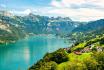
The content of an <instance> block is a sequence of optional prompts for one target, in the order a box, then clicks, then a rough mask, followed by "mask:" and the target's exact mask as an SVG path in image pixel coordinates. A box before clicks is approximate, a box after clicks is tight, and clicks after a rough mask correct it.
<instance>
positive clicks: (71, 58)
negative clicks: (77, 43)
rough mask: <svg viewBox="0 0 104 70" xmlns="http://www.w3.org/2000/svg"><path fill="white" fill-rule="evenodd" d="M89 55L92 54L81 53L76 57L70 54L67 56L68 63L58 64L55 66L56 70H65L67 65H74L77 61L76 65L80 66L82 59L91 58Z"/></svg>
mask: <svg viewBox="0 0 104 70" xmlns="http://www.w3.org/2000/svg"><path fill="white" fill-rule="evenodd" d="M91 54H92V52H90V53H82V54H81V55H76V54H74V53H70V54H68V58H69V61H67V62H63V63H61V64H59V65H58V66H57V70H67V68H68V67H67V66H68V64H73V62H74V63H75V61H77V64H78V65H81V63H83V60H84V59H87V58H90V57H91Z"/></svg>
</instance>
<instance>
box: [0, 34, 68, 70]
mask: <svg viewBox="0 0 104 70" xmlns="http://www.w3.org/2000/svg"><path fill="white" fill-rule="evenodd" d="M68 46H69V43H67V42H65V39H62V38H58V37H54V36H51V37H47V36H33V37H29V38H27V39H23V40H19V41H17V42H16V43H14V44H8V45H1V46H0V70H27V69H28V68H29V67H30V66H32V65H33V64H34V63H36V62H37V61H38V60H40V59H42V57H43V56H44V55H45V54H46V53H47V52H53V51H55V50H57V49H59V48H65V47H68Z"/></svg>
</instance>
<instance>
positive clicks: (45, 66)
mask: <svg viewBox="0 0 104 70" xmlns="http://www.w3.org/2000/svg"><path fill="white" fill-rule="evenodd" d="M56 68H57V63H56V62H54V61H50V62H45V61H39V62H37V64H35V65H34V66H32V67H31V68H29V70H56Z"/></svg>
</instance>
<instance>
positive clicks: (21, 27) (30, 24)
mask: <svg viewBox="0 0 104 70" xmlns="http://www.w3.org/2000/svg"><path fill="white" fill-rule="evenodd" d="M0 22H1V25H2V26H5V29H4V30H2V29H1V30H2V32H4V34H6V35H7V36H8V37H9V36H12V37H11V38H13V39H14V38H16V39H19V38H23V37H25V36H27V35H31V34H32V35H33V34H57V35H65V34H69V33H70V32H71V31H72V30H73V29H74V28H76V27H77V26H79V25H80V24H81V23H78V22H74V21H72V20H71V19H70V18H69V17H65V18H62V17H56V18H55V17H48V16H40V15H35V14H33V13H30V14H29V15H25V16H17V15H13V14H11V13H10V12H7V11H0ZM2 26H1V27H2ZM5 32H6V33H5ZM2 36H3V34H2V33H1V38H2ZM3 38H6V37H5V36H4V37H3Z"/></svg>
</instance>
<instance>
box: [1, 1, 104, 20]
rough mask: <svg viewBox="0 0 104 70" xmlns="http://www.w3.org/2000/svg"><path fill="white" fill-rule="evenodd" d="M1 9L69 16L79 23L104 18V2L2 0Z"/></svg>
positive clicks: (14, 11) (24, 13) (22, 13)
mask: <svg viewBox="0 0 104 70" xmlns="http://www.w3.org/2000/svg"><path fill="white" fill-rule="evenodd" d="M0 9H6V10H9V11H10V12H11V13H14V14H21V15H27V14H29V13H31V12H32V13H35V14H39V15H47V16H63V17H64V16H68V17H70V18H71V19H72V20H78V21H90V20H97V19H101V18H104V0H0Z"/></svg>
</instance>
